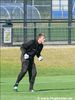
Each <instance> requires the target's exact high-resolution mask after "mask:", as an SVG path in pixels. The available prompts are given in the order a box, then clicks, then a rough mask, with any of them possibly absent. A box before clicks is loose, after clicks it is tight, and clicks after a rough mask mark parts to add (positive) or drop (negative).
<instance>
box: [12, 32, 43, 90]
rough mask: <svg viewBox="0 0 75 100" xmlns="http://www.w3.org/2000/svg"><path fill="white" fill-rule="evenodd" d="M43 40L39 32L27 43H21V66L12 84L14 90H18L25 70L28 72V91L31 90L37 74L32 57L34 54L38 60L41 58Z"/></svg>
mask: <svg viewBox="0 0 75 100" xmlns="http://www.w3.org/2000/svg"><path fill="white" fill-rule="evenodd" d="M44 41H45V36H44V33H40V34H39V35H38V37H37V39H36V40H30V41H29V42H27V43H24V44H22V45H21V51H22V54H21V62H22V68H21V71H20V73H19V75H18V78H17V80H16V83H15V85H14V90H15V91H17V90H18V85H19V82H20V81H21V80H22V78H23V77H24V75H25V74H26V72H27V71H28V74H29V83H30V84H29V91H30V92H33V91H34V90H33V86H34V82H35V77H36V74H37V71H36V67H35V63H34V57H35V55H36V56H37V57H38V60H39V61H41V60H43V57H42V56H41V54H40V53H41V50H42V48H43V43H44Z"/></svg>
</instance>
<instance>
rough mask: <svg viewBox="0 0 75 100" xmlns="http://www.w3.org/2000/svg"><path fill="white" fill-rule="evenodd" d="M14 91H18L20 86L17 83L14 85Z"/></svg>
mask: <svg viewBox="0 0 75 100" xmlns="http://www.w3.org/2000/svg"><path fill="white" fill-rule="evenodd" d="M14 91H16V92H17V91H18V84H17V83H16V84H15V85H14Z"/></svg>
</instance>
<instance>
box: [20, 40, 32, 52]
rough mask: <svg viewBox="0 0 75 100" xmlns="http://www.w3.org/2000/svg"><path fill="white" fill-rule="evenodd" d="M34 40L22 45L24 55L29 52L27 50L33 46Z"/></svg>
mask: <svg viewBox="0 0 75 100" xmlns="http://www.w3.org/2000/svg"><path fill="white" fill-rule="evenodd" d="M33 42H34V41H33V40H31V41H29V42H26V43H24V44H22V45H21V48H20V49H21V51H22V53H23V54H25V53H26V52H27V50H28V48H29V47H30V46H31V45H32V44H33Z"/></svg>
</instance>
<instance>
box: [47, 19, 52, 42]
mask: <svg viewBox="0 0 75 100" xmlns="http://www.w3.org/2000/svg"><path fill="white" fill-rule="evenodd" d="M48 39H49V41H50V40H51V23H50V21H49V23H48Z"/></svg>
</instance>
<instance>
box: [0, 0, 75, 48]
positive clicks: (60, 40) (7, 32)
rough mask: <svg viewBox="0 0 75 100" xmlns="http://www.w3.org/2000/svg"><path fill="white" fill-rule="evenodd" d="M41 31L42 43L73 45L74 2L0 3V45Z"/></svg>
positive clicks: (32, 0) (29, 0) (6, 0)
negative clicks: (42, 34) (43, 36)
mask: <svg viewBox="0 0 75 100" xmlns="http://www.w3.org/2000/svg"><path fill="white" fill-rule="evenodd" d="M41 32H44V33H45V36H46V42H45V44H48V45H49V44H52V45H53V44H69V45H73V44H75V0H0V46H19V45H21V44H22V43H23V42H25V41H26V40H31V39H35V38H36V36H37V35H38V34H39V33H41Z"/></svg>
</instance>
